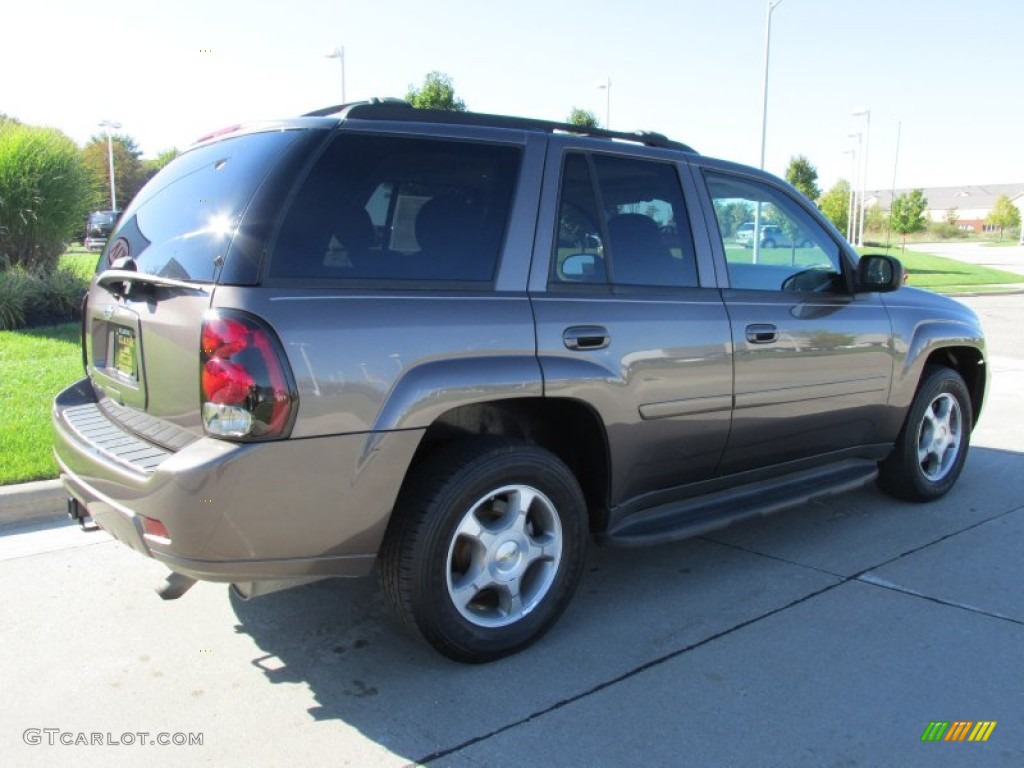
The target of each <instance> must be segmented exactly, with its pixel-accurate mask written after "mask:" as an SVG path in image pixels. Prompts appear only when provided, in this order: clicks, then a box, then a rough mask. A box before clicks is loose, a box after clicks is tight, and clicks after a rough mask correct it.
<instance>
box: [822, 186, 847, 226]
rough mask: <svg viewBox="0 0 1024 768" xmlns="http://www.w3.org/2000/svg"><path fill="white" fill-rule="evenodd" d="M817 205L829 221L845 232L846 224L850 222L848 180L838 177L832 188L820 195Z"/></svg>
mask: <svg viewBox="0 0 1024 768" xmlns="http://www.w3.org/2000/svg"><path fill="white" fill-rule="evenodd" d="M818 206H819V207H820V208H821V212H822V213H824V214H825V215H826V216H827V217H828V219H829V221H831V222H832V223H833V224H835V225H836V229H838V230H839V231H840V232H842V233H843V234H846V229H847V226H848V225H849V223H850V182H848V181H847V180H846V179H840V180H839V181H837V182H836V183H835V184H833V185H832V188H831V189H830V190H829V191H828V192H826V193H825V194H824V195H822V196H821V199H820V200H818Z"/></svg>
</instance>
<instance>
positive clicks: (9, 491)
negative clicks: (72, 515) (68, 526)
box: [0, 480, 67, 529]
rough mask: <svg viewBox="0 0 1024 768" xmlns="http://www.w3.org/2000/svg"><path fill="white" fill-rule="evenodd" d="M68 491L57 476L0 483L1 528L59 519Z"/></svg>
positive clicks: (62, 513) (61, 515)
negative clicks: (6, 483)
mask: <svg viewBox="0 0 1024 768" xmlns="http://www.w3.org/2000/svg"><path fill="white" fill-rule="evenodd" d="M66 498H67V494H66V493H65V492H64V486H63V485H61V482H60V480H39V481H37V482H34V483H20V484H18V485H2V486H0V529H2V528H5V527H7V526H10V525H21V524H24V523H36V522H42V521H45V520H59V519H61V518H62V517H63V516H64V514H65V508H64V507H65V504H64V500H65V499H66Z"/></svg>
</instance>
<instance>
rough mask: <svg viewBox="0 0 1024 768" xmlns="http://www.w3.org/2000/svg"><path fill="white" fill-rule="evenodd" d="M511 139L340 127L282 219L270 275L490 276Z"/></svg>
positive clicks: (507, 192)
mask: <svg viewBox="0 0 1024 768" xmlns="http://www.w3.org/2000/svg"><path fill="white" fill-rule="evenodd" d="M519 158H520V151H519V150H518V149H517V148H515V147H510V146H503V145H493V144H474V143H468V142H455V141H445V140H434V139H409V138H400V137H392V136H367V135H361V134H353V133H342V134H339V135H338V137H337V138H336V139H334V141H333V142H332V144H331V146H330V147H329V148H328V150H327V151H326V153H325V154H324V156H323V157H322V158H321V160H320V162H319V163H318V164H317V167H316V168H315V169H314V170H313V172H312V173H311V174H310V176H309V178H307V179H306V181H305V182H304V183H303V185H302V188H301V189H300V190H299V193H298V195H297V196H296V198H295V200H294V202H293V203H292V205H291V208H290V210H289V212H288V215H287V217H286V218H285V221H284V224H283V225H282V229H281V232H280V234H279V236H278V239H277V243H276V245H275V248H274V256H273V260H272V262H271V266H270V275H271V276H272V277H298V278H338V279H357V280H431V281H436V280H443V281H459V282H465V281H472V282H483V281H490V280H492V279H493V278H494V272H495V267H496V265H497V260H498V253H499V251H500V249H501V243H502V239H503V237H504V233H505V226H506V224H507V221H508V215H509V209H510V206H511V200H512V193H513V189H514V187H515V180H516V174H517V171H518V167H519Z"/></svg>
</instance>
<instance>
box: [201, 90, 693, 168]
mask: <svg viewBox="0 0 1024 768" xmlns="http://www.w3.org/2000/svg"><path fill="white" fill-rule="evenodd" d="M346 119H354V120H380V121H390V122H409V123H434V124H441V125H465V126H480V127H487V128H510V129H514V130H521V131H537V132H542V133H565V134H575V135H578V136H589V137H593V138H598V139H612V140H618V141H629V142H634V143H637V144H642V145H643V146H647V147H657V148H660V149H674V150H678V151H681V152H688V153H690V154H694V155H695V154H698V153H697V150H695V149H694V148H693V147H691V146H689V145H688V144H683V143H682V142H680V141H674V140H672V139H670V138H668V137H667V136H665V135H664V134H661V133H657V132H655V131H610V130H607V129H605V128H590V127H587V126H582V125H572V124H571V123H559V122H556V121H552V120H538V119H535V118H529V117H513V116H510V115H491V114H487V113H484V112H452V111H448V110H441V109H419V108H417V107H413V106H412V105H411V104H410V103H409V102H407V101H404V100H402V99H394V98H387V99H379V98H374V99H371V100H369V101H359V102H353V103H350V104H336V105H334V106H331V107H324V108H323V109H317V110H313V111H312V112H306V113H305V114H303V115H300V116H298V117H293V118H284V119H280V120H261V121H255V122H252V123H246V124H239V125H232V126H228V127H226V128H222V129H220V130H217V131H213V132H211V133H208V134H206V135H205V136H202V137H200V138H198V139H196V140H195V142H193V144H192V146H190V147H189V149H193V148H194V147H196V146H198V145H200V144H206V143H207V142H211V141H216V140H219V139H223V138H227V137H230V136H237V135H239V134H244V133H250V132H257V131H267V130H280V129H288V128H299V127H307V128H308V127H310V125H311V124H313V125H314V126H316V127H321V128H330V127H331V126H335V125H337V124H338V121H342V120H346Z"/></svg>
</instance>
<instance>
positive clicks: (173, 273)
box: [99, 131, 299, 282]
mask: <svg viewBox="0 0 1024 768" xmlns="http://www.w3.org/2000/svg"><path fill="white" fill-rule="evenodd" d="M298 133H299V132H298V131H274V132H268V133H253V134H246V135H243V136H236V137H233V138H228V139H224V140H222V141H217V142H215V143H212V144H208V145H206V146H202V147H199V148H197V149H194V150H191V151H189V152H186V153H185V154H183V155H181V156H180V157H178V158H176V159H175V160H173V161H172V162H171V163H169V164H168V165H167V166H166V167H165V168H164V169H163V170H162V171H160V173H158V174H157V175H156V176H154V177H153V179H152V180H150V182H149V183H148V184H146V186H144V187H143V188H142V190H141V191H140V192H139V194H138V195H136V196H135V199H134V200H133V201H132V203H131V205H129V206H128V208H127V209H126V210H125V212H124V215H123V216H122V217H121V220H120V223H119V226H118V228H117V230H116V231H115V232H114V234H113V235H112V236H111V238H110V242H109V243H108V245H107V248H106V252H105V254H104V258H102V259H100V265H99V268H100V269H106V268H107V267H109V266H110V264H112V263H113V262H114V261H115V260H117V259H120V258H124V257H126V256H129V257H131V258H132V259H134V261H135V265H136V267H137V269H138V271H140V272H145V273H148V274H151V275H159V276H161V277H170V278H174V279H176V280H191V281H198V282H213V280H214V277H215V275H216V271H217V267H218V265H219V263H220V262H221V260H222V259H223V257H224V256H225V254H226V253H227V250H228V247H229V246H230V245H231V239H232V237H233V235H234V233H235V229H236V228H237V226H238V223H239V220H240V219H241V216H242V214H243V213H244V211H245V208H246V206H247V205H248V204H249V200H250V199H251V198H252V196H253V194H254V193H255V191H256V189H257V187H259V185H260V182H261V181H262V180H263V178H264V177H265V176H266V174H267V172H268V171H269V170H270V168H271V167H272V166H273V165H274V162H275V161H276V160H277V158H278V157H280V155H281V153H282V152H283V151H284V150H285V149H286V148H287V147H288V146H289V145H290V144H291V142H293V141H294V140H295V138H296V136H297V135H298Z"/></svg>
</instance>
